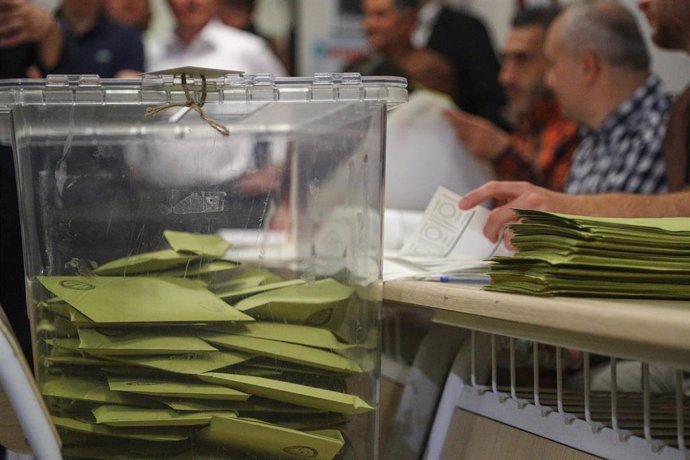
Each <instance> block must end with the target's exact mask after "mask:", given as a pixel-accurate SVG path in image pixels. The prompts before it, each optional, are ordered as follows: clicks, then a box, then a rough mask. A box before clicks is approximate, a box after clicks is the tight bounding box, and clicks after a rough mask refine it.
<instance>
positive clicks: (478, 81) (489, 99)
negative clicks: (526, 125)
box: [411, 0, 505, 126]
mask: <svg viewBox="0 0 690 460" xmlns="http://www.w3.org/2000/svg"><path fill="white" fill-rule="evenodd" d="M417 2H418V3H419V6H420V10H419V14H418V16H417V18H418V19H417V23H416V26H415V28H414V29H413V32H412V35H411V40H412V44H413V45H414V46H415V47H416V48H420V49H422V48H428V49H430V50H433V51H436V52H438V53H441V54H442V55H443V56H445V57H446V58H448V59H449V60H450V62H451V63H452V64H453V67H454V73H455V85H454V86H455V88H456V89H457V92H456V94H455V97H454V100H455V103H456V104H457V106H458V107H459V108H460V109H462V110H463V111H465V112H469V113H471V114H474V115H479V116H481V117H483V118H486V119H488V120H491V121H493V122H495V123H498V124H499V125H501V126H505V121H504V120H503V118H502V117H501V115H500V110H501V107H503V105H504V104H505V98H504V97H503V91H502V90H501V87H500V86H499V84H498V72H499V69H500V65H499V62H498V59H497V58H496V53H495V52H494V47H493V44H492V43H491V38H490V36H489V33H488V32H487V30H486V27H485V26H484V24H483V23H482V21H480V20H479V19H478V18H476V17H474V16H472V15H470V14H468V13H464V12H461V11H456V10H454V9H452V8H450V7H449V6H446V5H444V4H443V2H442V1H440V0H417Z"/></svg>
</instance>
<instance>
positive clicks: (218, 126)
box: [145, 73, 230, 136]
mask: <svg viewBox="0 0 690 460" xmlns="http://www.w3.org/2000/svg"><path fill="white" fill-rule="evenodd" d="M180 75H181V76H182V89H183V90H184V94H185V96H186V98H187V100H186V101H185V102H174V103H173V102H168V103H166V104H163V105H159V106H158V107H149V108H147V109H146V113H145V116H147V117H150V116H153V115H156V114H158V113H160V112H162V111H164V110H167V109H169V108H171V107H189V108H191V109H194V110H195V111H196V112H197V113H198V114H199V116H200V117H201V119H202V120H204V121H206V123H208V124H209V125H210V126H211V127H212V128H213V129H215V130H216V131H218V132H219V133H221V134H222V135H223V136H229V135H230V130H229V129H228V128H227V126H225V125H223V124H222V123H219V122H217V121H216V120H214V119H213V118H211V117H209V116H208V115H206V112H205V111H204V108H203V107H204V104H205V103H206V76H205V75H201V97H200V98H199V100H198V101H197V100H195V99H194V97H193V96H192V93H191V91H190V90H189V85H187V74H185V73H182V74H180Z"/></svg>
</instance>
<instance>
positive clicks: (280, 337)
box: [209, 321, 357, 350]
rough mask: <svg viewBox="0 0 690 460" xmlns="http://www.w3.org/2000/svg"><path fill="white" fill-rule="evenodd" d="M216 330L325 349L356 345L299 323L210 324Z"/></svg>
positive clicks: (326, 331) (347, 347)
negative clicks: (216, 325) (215, 325)
mask: <svg viewBox="0 0 690 460" xmlns="http://www.w3.org/2000/svg"><path fill="white" fill-rule="evenodd" d="M209 329H215V330H217V331H218V332H227V333H228V334H233V335H247V336H252V337H257V338H261V339H271V340H277V341H280V342H288V343H295V344H298V345H306V346H309V347H315V348H323V349H326V350H349V349H351V348H354V347H356V346H357V345H351V344H349V343H344V342H341V341H340V340H338V338H337V337H336V335H335V334H334V333H333V332H331V331H329V330H327V329H321V328H318V327H312V326H303V325H301V324H286V323H268V322H263V321H255V322H246V323H242V324H236V325H232V326H227V327H226V326H224V325H220V326H218V327H217V329H216V327H214V326H211V327H210V328H209Z"/></svg>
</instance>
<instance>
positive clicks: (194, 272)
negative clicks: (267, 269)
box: [156, 260, 239, 279]
mask: <svg viewBox="0 0 690 460" xmlns="http://www.w3.org/2000/svg"><path fill="white" fill-rule="evenodd" d="M237 267H239V264H237V263H235V262H228V261H224V260H217V261H214V262H209V263H197V262H191V263H189V264H187V265H185V266H184V267H183V268H180V269H175V270H170V271H164V272H160V273H157V274H156V275H159V276H171V277H175V276H177V277H185V278H191V277H195V276H199V277H204V279H205V278H206V277H208V276H213V275H217V274H220V273H224V272H227V271H233V270H236V269H237Z"/></svg>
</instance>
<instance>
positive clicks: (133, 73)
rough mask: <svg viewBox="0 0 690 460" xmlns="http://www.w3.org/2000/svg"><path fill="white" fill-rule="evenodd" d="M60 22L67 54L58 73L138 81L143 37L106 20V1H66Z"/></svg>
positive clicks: (134, 30) (62, 8)
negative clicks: (134, 79) (95, 75)
mask: <svg viewBox="0 0 690 460" xmlns="http://www.w3.org/2000/svg"><path fill="white" fill-rule="evenodd" d="M57 18H58V21H59V23H60V25H61V26H62V31H63V33H64V35H65V50H64V52H63V55H62V58H61V59H60V62H59V63H58V65H57V66H56V68H55V73H59V74H75V75H82V74H97V75H99V76H100V77H101V78H136V77H138V76H139V74H140V73H141V72H143V71H144V47H143V44H142V41H141V33H140V32H139V31H138V30H137V29H135V28H134V27H132V26H129V25H125V24H121V23H119V22H116V21H114V20H112V19H110V18H109V17H108V16H106V14H105V9H104V6H103V0H64V1H63V2H62V6H61V8H60V9H59V10H58V12H57Z"/></svg>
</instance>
